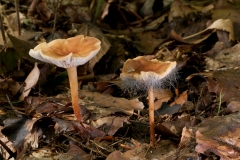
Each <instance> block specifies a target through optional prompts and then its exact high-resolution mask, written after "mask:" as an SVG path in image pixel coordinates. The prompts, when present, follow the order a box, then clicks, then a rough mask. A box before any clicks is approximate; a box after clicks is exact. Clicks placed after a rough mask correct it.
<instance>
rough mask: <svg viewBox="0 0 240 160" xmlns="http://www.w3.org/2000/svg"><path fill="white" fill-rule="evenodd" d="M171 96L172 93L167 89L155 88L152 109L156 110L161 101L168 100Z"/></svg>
mask: <svg viewBox="0 0 240 160" xmlns="http://www.w3.org/2000/svg"><path fill="white" fill-rule="evenodd" d="M172 96H173V93H172V92H171V91H170V90H168V89H155V90H154V97H155V98H156V100H155V101H154V109H155V110H157V109H159V108H160V107H161V106H162V103H163V102H168V101H169V100H170V99H171V98H172Z"/></svg>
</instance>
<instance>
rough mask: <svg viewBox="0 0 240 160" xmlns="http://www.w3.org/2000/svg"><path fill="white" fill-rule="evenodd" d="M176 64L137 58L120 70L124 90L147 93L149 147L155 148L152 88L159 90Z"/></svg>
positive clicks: (128, 61) (129, 60)
mask: <svg viewBox="0 0 240 160" xmlns="http://www.w3.org/2000/svg"><path fill="white" fill-rule="evenodd" d="M175 68H176V62H170V61H166V62H161V61H158V60H157V59H152V60H149V59H147V57H143V56H139V57H136V58H134V59H128V60H127V61H126V62H125V64H124V66H123V69H122V73H121V75H120V78H121V80H122V85H123V86H124V88H127V89H130V90H131V89H133V90H147V91H148V105H149V125H150V145H151V146H152V147H155V130H154V129H155V125H154V93H153V89H154V88H159V87H160V88H161V87H163V86H164V85H165V84H166V81H168V80H171V75H174V71H175Z"/></svg>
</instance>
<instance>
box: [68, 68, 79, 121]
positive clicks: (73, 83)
mask: <svg viewBox="0 0 240 160" xmlns="http://www.w3.org/2000/svg"><path fill="white" fill-rule="evenodd" d="M67 72H68V78H69V83H70V90H71V96H72V106H73V111H74V114H75V117H76V119H77V121H78V122H81V121H82V116H81V108H80V106H79V105H78V78H77V67H76V66H73V67H70V68H67Z"/></svg>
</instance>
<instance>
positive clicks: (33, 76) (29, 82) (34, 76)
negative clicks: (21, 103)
mask: <svg viewBox="0 0 240 160" xmlns="http://www.w3.org/2000/svg"><path fill="white" fill-rule="evenodd" d="M39 76H40V70H39V69H38V66H37V62H35V65H34V68H33V70H32V71H31V72H30V73H29V75H28V76H27V78H26V80H25V81H24V82H25V84H26V85H25V86H24V89H23V92H22V95H21V96H20V97H19V100H23V99H24V97H26V96H28V94H29V93H30V91H31V89H32V88H33V87H34V86H35V85H36V84H37V82H38V78H39Z"/></svg>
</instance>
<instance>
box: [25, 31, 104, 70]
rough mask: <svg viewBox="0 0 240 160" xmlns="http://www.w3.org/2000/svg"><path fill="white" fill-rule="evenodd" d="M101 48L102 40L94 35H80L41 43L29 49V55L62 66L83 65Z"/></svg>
mask: <svg viewBox="0 0 240 160" xmlns="http://www.w3.org/2000/svg"><path fill="white" fill-rule="evenodd" d="M100 49H101V42H100V41H99V40H98V39H97V38H94V37H84V36H83V35H78V36H75V37H72V38H68V39H56V40H53V41H51V42H49V43H46V42H44V43H41V44H39V45H37V46H36V47H35V48H34V49H31V50H30V51H29V55H30V56H31V57H33V58H36V59H38V60H40V61H43V62H47V63H52V64H55V65H57V66H58V67H62V68H70V67H73V66H78V65H83V64H85V63H86V62H88V61H89V60H90V59H92V58H93V57H94V56H95V55H96V54H97V53H98V51H99V50H100Z"/></svg>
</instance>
